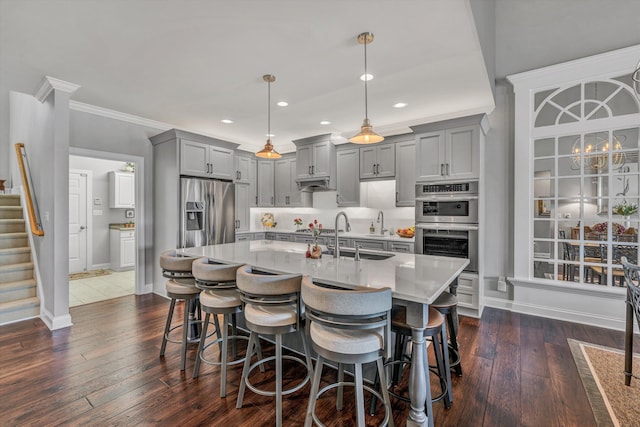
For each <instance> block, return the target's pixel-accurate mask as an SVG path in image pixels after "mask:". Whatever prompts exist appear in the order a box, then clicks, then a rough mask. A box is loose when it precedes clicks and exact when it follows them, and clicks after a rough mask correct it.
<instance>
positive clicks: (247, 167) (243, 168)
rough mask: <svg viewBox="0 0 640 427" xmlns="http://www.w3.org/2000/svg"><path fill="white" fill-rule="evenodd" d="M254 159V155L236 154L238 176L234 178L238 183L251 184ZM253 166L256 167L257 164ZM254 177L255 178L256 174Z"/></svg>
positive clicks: (238, 152)
mask: <svg viewBox="0 0 640 427" xmlns="http://www.w3.org/2000/svg"><path fill="white" fill-rule="evenodd" d="M252 157H253V154H252V153H247V154H244V153H243V152H240V151H237V152H236V174H235V177H234V181H235V182H236V183H242V184H249V182H250V181H249V180H250V174H251V172H250V171H251V164H252V162H251V160H252ZM253 165H254V166H255V163H254V164H253ZM253 175H254V176H255V173H254V174H253Z"/></svg>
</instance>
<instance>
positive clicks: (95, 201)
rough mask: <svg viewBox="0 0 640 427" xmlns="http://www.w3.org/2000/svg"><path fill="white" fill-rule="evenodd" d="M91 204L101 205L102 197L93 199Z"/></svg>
mask: <svg viewBox="0 0 640 427" xmlns="http://www.w3.org/2000/svg"><path fill="white" fill-rule="evenodd" d="M93 204H94V205H101V204H102V197H96V198H95V199H93Z"/></svg>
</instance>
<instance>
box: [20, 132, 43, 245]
mask: <svg viewBox="0 0 640 427" xmlns="http://www.w3.org/2000/svg"><path fill="white" fill-rule="evenodd" d="M15 148H16V155H17V156H18V166H19V168H20V175H21V176H22V184H23V186H24V195H25V199H26V201H27V213H28V215H29V224H30V226H31V232H32V233H33V234H35V235H36V236H44V230H43V228H42V220H41V219H40V209H39V208H38V199H36V195H35V192H34V191H33V181H32V180H31V170H30V169H29V160H27V151H26V149H25V148H24V144H23V143H22V142H18V143H17V144H16V145H15Z"/></svg>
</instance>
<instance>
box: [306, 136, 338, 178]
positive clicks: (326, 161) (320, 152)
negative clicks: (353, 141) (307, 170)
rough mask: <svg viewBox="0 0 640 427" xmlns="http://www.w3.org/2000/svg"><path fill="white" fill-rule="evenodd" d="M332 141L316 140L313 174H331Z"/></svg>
mask: <svg viewBox="0 0 640 427" xmlns="http://www.w3.org/2000/svg"><path fill="white" fill-rule="evenodd" d="M332 146H333V144H332V143H331V142H330V141H326V142H316V143H315V144H313V163H312V168H311V172H312V175H313V176H329V175H330V174H331V148H332Z"/></svg>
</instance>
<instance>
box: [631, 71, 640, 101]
mask: <svg viewBox="0 0 640 427" xmlns="http://www.w3.org/2000/svg"><path fill="white" fill-rule="evenodd" d="M631 78H632V79H633V89H634V90H635V92H636V96H637V97H638V99H639V100H640V61H638V65H636V70H635V71H634V72H633V74H631Z"/></svg>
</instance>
